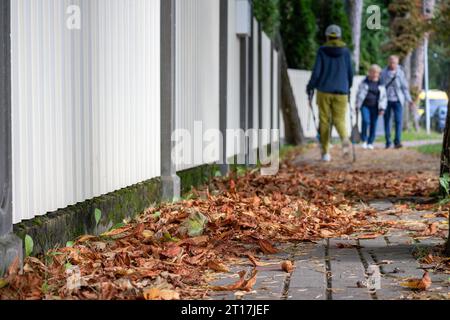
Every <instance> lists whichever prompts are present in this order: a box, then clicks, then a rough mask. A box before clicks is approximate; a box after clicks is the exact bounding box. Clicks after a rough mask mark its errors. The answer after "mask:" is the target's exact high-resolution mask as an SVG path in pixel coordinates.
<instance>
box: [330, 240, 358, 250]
mask: <svg viewBox="0 0 450 320" xmlns="http://www.w3.org/2000/svg"><path fill="white" fill-rule="evenodd" d="M336 248H338V249H349V248H357V249H358V248H361V246H360V245H357V244H352V243H342V242H339V243H336Z"/></svg>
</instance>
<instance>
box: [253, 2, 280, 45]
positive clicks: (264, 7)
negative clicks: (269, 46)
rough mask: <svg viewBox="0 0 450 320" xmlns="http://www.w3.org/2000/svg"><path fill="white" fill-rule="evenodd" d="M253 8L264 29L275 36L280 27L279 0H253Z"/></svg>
mask: <svg viewBox="0 0 450 320" xmlns="http://www.w3.org/2000/svg"><path fill="white" fill-rule="evenodd" d="M253 10H254V14H255V17H256V18H257V19H258V21H259V22H260V23H261V25H262V29H263V30H264V31H265V32H266V33H267V35H269V36H270V37H271V38H273V37H274V36H275V35H276V33H277V32H278V30H279V27H280V11H279V0H253Z"/></svg>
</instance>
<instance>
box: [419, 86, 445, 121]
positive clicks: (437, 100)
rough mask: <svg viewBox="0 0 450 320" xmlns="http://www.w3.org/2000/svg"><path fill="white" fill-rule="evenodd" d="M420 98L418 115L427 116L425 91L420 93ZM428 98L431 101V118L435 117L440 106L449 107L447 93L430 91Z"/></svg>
mask: <svg viewBox="0 0 450 320" xmlns="http://www.w3.org/2000/svg"><path fill="white" fill-rule="evenodd" d="M419 98H420V108H419V110H418V113H419V116H422V115H423V114H425V91H422V92H421V93H420V96H419ZM428 98H429V99H430V111H431V116H433V115H434V112H435V111H436V109H437V108H439V107H440V106H447V105H448V95H447V93H446V92H445V91H440V90H429V91H428Z"/></svg>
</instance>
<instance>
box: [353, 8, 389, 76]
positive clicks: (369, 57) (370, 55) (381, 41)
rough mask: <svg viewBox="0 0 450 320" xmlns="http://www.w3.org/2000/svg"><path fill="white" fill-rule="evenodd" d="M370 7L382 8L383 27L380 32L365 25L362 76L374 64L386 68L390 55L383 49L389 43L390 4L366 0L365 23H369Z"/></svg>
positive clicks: (362, 43) (361, 65)
mask: <svg viewBox="0 0 450 320" xmlns="http://www.w3.org/2000/svg"><path fill="white" fill-rule="evenodd" d="M370 5H378V6H379V7H380V8H381V26H382V27H381V29H380V30H369V29H368V28H367V27H366V26H365V24H364V23H363V27H362V37H361V63H360V69H359V73H360V74H367V71H368V70H369V67H370V65H372V64H374V63H376V64H378V65H380V66H384V65H385V64H386V60H387V57H388V54H389V53H388V52H386V51H385V50H382V47H383V46H384V45H386V43H387V39H389V32H388V31H389V29H388V28H387V27H386V26H388V25H389V12H388V4H387V3H386V1H385V0H365V1H364V11H363V21H367V19H368V18H369V14H368V13H367V8H368V7H369V6H370Z"/></svg>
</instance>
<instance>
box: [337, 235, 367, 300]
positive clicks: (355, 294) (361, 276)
mask: <svg viewBox="0 0 450 320" xmlns="http://www.w3.org/2000/svg"><path fill="white" fill-rule="evenodd" d="M337 243H346V244H354V245H356V244H357V243H356V241H355V240H340V239H331V240H330V245H329V249H328V252H329V258H330V266H331V273H332V278H331V288H332V292H331V294H332V299H333V300H370V299H371V296H370V294H369V293H368V292H367V289H366V288H358V286H357V283H358V281H364V280H365V277H366V276H365V269H364V265H363V264H362V261H361V258H360V256H359V253H358V251H357V249H356V248H343V249H339V248H338V247H337V246H336V245H337Z"/></svg>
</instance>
